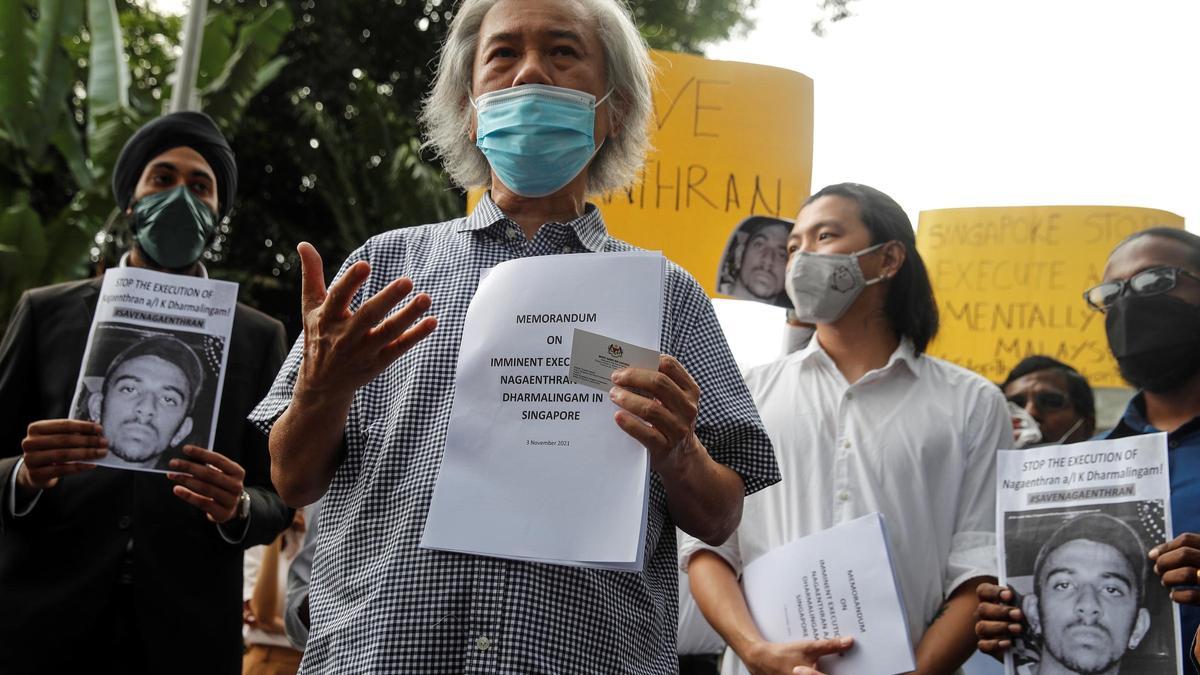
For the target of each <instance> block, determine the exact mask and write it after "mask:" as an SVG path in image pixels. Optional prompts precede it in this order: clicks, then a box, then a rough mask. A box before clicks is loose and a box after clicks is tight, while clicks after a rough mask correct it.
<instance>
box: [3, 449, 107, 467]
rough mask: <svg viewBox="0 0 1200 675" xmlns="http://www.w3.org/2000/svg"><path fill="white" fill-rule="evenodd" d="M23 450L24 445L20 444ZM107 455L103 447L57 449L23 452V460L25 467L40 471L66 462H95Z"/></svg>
mask: <svg viewBox="0 0 1200 675" xmlns="http://www.w3.org/2000/svg"><path fill="white" fill-rule="evenodd" d="M21 446H22V448H24V446H25V444H24V443H22V444H21ZM107 454H108V450H107V448H105V447H103V446H97V447H82V448H79V447H72V448H58V449H55V450H28V449H26V450H25V454H24V459H25V465H26V466H28V467H29V468H30V470H33V469H40V468H44V467H48V466H54V465H57V464H65V463H67V462H87V461H95V460H97V459H100V458H101V457H104V456H105V455H107Z"/></svg>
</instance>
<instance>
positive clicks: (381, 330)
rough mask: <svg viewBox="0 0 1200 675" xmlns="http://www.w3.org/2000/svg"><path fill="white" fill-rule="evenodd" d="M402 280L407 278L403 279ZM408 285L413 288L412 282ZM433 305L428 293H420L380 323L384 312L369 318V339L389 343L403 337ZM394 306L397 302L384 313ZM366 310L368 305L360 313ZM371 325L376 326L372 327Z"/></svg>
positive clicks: (372, 299)
mask: <svg viewBox="0 0 1200 675" xmlns="http://www.w3.org/2000/svg"><path fill="white" fill-rule="evenodd" d="M401 281H407V280H405V279H402V280H401ZM408 287H409V289H410V290H411V289H412V282H409V283H408ZM385 290H386V289H385ZM382 294H383V291H380V295H382ZM378 297H379V295H376V296H375V297H374V298H371V300H370V301H371V302H373V301H375V299H376V298H378ZM401 297H403V296H401ZM432 305H433V300H432V299H430V297H429V296H428V295H426V294H425V293H418V294H417V297H415V298H413V299H412V300H410V301H409V303H408V304H407V305H405V306H404V307H402V308H400V311H398V312H396V313H395V314H393V315H391V316H389V317H388V318H387V319H385V320H383V322H382V323H380V319H383V315H382V314H381V315H380V316H379V317H378V318H375V319H368V321H370V323H367V324H365V325H366V326H367V328H368V329H370V330H369V332H368V333H367V339H369V340H375V341H377V342H385V343H387V342H392V341H393V340H395V339H397V338H399V337H402V336H403V335H404V331H405V330H407V329H408V327H409V326H411V325H412V324H413V323H414V322H416V320H417V319H419V318H421V315H422V314H424V313H425V312H428V311H429V308H430V306H432ZM394 306H395V303H393V304H392V305H391V306H389V307H387V308H386V309H385V310H384V314H386V313H387V310H388V309H391V307H394ZM365 310H366V306H364V307H363V309H362V310H359V314H362V313H363V311H365ZM376 323H379V325H378V326H376V325H375V324H376ZM371 326H374V328H371Z"/></svg>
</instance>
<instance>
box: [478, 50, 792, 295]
mask: <svg viewBox="0 0 1200 675" xmlns="http://www.w3.org/2000/svg"><path fill="white" fill-rule="evenodd" d="M652 58H653V61H654V66H655V69H656V77H655V81H654V84H653V96H654V110H653V113H652V119H651V120H650V144H651V148H652V149H651V150H650V152H649V154H647V156H646V163H645V165H644V166H643V167H642V170H641V171H640V172H639V173H638V176H637V178H636V180H635V181H634V183H633V184H632V185H630V186H629V187H627V188H624V189H619V190H616V191H614V192H611V193H608V194H605V195H590V196H589V201H591V202H593V203H595V204H597V205H598V206H599V207H600V211H601V213H602V214H603V216H604V224H605V226H606V227H607V228H608V231H609V234H611V235H612V236H614V237H616V238H618V239H621V240H623V241H626V242H629V243H631V244H633V245H634V246H638V247H640V248H644V249H647V250H652V251H662V252H663V255H665V256H666V257H667V258H668V259H669V260H671V261H672V262H674V263H676V264H678V265H680V266H681V267H683V268H684V269H686V270H687V271H688V272H690V273H691V274H692V276H694V277H695V278H696V280H697V281H699V282H700V285H701V286H703V287H704V290H705V291H706V292H707V293H708V294H709V296H710V297H727V298H738V299H742V300H753V301H757V302H763V303H767V304H770V305H775V306H780V307H790V306H791V303H790V302H788V299H787V295H786V294H785V293H784V291H783V279H784V271H785V268H786V265H787V244H786V240H787V233H788V232H790V231H791V227H792V220H793V219H794V218H795V217H796V214H797V213H799V211H800V206H801V204H803V203H804V200H805V199H807V198H808V196H809V193H810V190H811V187H812V142H813V82H812V80H811V79H809V78H808V77H806V76H804V75H802V74H800V73H797V72H794V71H791V70H785V69H782V68H774V67H770V66H759V65H752V64H747V63H736V62H732V61H715V60H710V59H704V58H700V57H698V56H691V55H687V54H676V53H673V52H664V51H654V52H653V53H652ZM482 194H483V192H482V191H481V190H475V191H472V193H471V195H470V196H469V199H468V208H474V206H475V204H476V203H477V202H478V200H479V197H480V196H481V195H482Z"/></svg>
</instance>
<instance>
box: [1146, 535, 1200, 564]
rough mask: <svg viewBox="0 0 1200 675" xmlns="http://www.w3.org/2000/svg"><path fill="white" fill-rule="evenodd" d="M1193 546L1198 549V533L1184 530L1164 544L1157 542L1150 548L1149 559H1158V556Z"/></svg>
mask: <svg viewBox="0 0 1200 675" xmlns="http://www.w3.org/2000/svg"><path fill="white" fill-rule="evenodd" d="M1184 547H1187V548H1195V549H1200V534H1196V533H1195V532H1184V533H1183V534H1181V535H1179V536H1178V537H1175V538H1174V539H1172V540H1171V541H1168V542H1167V543H1165V544H1159V545H1158V546H1155V547H1154V548H1152V549H1150V559H1151V560H1158V558H1159V557H1160V556H1162V555H1163V554H1165V553H1169V552H1171V551H1174V550H1176V549H1180V548H1184Z"/></svg>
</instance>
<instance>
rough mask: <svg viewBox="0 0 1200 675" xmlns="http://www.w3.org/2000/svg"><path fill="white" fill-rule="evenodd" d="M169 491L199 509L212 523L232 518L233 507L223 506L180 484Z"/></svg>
mask: <svg viewBox="0 0 1200 675" xmlns="http://www.w3.org/2000/svg"><path fill="white" fill-rule="evenodd" d="M171 492H172V493H173V494H174V495H175V496H176V497H178V498H180V499H182V500H183V501H185V502H187V503H188V504H191V505H192V506H194V507H196V508H198V509H200V510H201V511H203V512H204V513H205V515H207V516H208V519H209V520H211V521H212V522H214V523H224V522H227V521H229V520H230V519H231V518H233V512H234V509H233V508H232V507H228V506H224V505H222V504H220V503H218V502H216V501H214V500H213V499H212V498H210V497H207V496H204V495H200V494H197V493H195V492H193V491H191V490H189V489H188V488H186V487H184V486H182V485H176V486H175V487H174V488H172V489H171Z"/></svg>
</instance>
